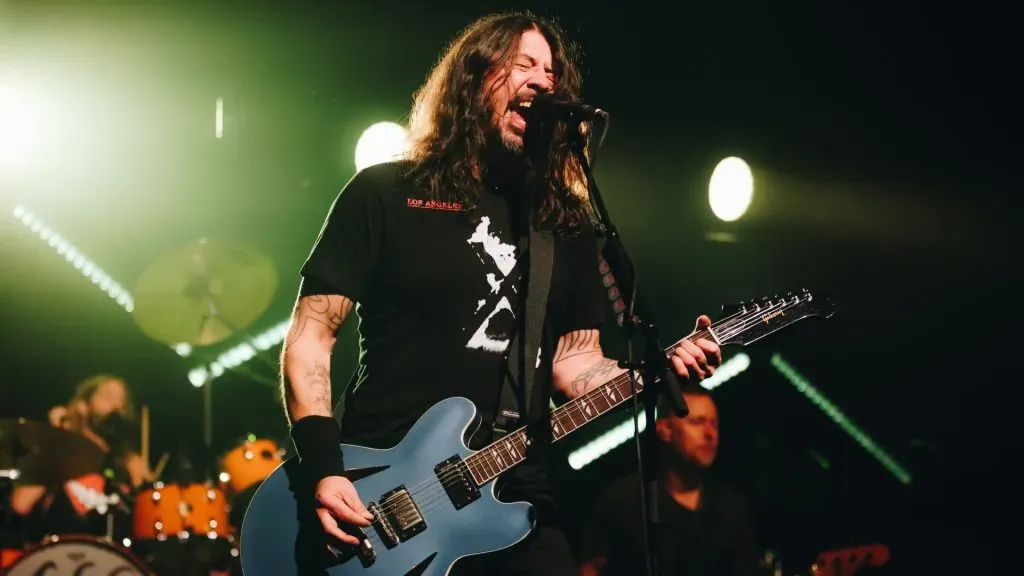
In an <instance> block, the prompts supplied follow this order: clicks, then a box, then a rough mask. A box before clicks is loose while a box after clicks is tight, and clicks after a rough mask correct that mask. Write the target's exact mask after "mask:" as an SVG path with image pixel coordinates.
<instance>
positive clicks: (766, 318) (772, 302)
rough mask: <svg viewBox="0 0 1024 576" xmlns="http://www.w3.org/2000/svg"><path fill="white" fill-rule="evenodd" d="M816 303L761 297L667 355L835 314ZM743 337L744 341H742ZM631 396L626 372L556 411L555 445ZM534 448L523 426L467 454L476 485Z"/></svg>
mask: <svg viewBox="0 0 1024 576" xmlns="http://www.w3.org/2000/svg"><path fill="white" fill-rule="evenodd" d="M813 301H814V297H813V295H812V294H811V293H810V292H808V291H806V290H805V291H803V292H802V294H799V295H795V294H792V293H790V294H787V295H786V296H785V297H777V296H776V297H774V298H770V299H768V298H766V299H762V301H761V302H759V303H756V304H751V305H749V306H748V305H743V306H742V307H741V309H740V311H739V312H736V313H734V314H732V315H730V316H728V317H726V318H722V319H721V320H719V321H717V322H715V323H714V324H712V325H711V326H709V327H707V328H704V329H702V330H697V331H695V332H694V333H693V334H690V335H689V336H687V337H686V338H683V339H680V340H679V341H677V342H676V343H674V344H672V345H671V346H669V347H668V348H666V349H665V353H666V354H671V353H672V351H673V350H675V349H676V347H677V346H679V345H680V344H682V343H683V342H684V341H687V340H689V341H691V342H696V341H697V340H713V341H715V342H717V343H718V344H719V345H720V346H724V345H726V344H730V343H733V342H743V343H744V344H749V343H751V342H754V341H757V340H758V339H760V338H762V337H764V336H765V335H767V334H769V333H771V332H774V331H775V330H778V329H780V328H781V327H783V326H788V325H789V324H792V323H793V322H796V321H797V320H799V319H801V318H804V317H806V316H809V315H826V317H827V316H830V315H831V314H832V312H833V311H834V309H835V307H834V305H833V304H831V303H830V302H829V301H828V299H827V298H826V299H825V300H824V301H819V302H821V303H820V304H818V303H816V302H813ZM816 306H817V307H816ZM740 335H742V338H739V337H740ZM636 385H637V390H636V391H637V392H641V391H642V390H643V382H642V381H641V380H640V378H639V376H638V377H637V382H636ZM632 397H633V384H632V380H631V378H630V376H629V373H628V372H623V373H622V374H619V375H618V376H616V377H614V378H612V379H611V380H609V381H608V382H606V383H604V384H602V385H601V386H598V387H597V388H594V389H592V390H590V391H589V392H587V393H586V394H583V395H582V396H579V397H578V398H575V399H574V400H572V401H570V402H567V403H565V404H563V405H562V406H560V407H558V408H556V409H555V410H552V411H551V415H550V422H551V436H552V442H558V441H559V440H561V439H562V438H564V437H566V436H567V435H569V434H571V433H572V432H573V431H574V430H576V429H578V428H579V427H581V426H583V425H584V424H586V423H588V422H590V421H591V420H594V419H596V418H599V417H600V416H602V415H604V414H605V413H607V412H609V411H610V410H612V409H614V408H615V407H616V406H619V405H621V404H622V403H623V402H625V401H627V400H629V399H630V398H632ZM529 445H530V437H529V435H528V434H527V428H526V427H525V426H524V427H522V428H519V429H518V430H516V431H515V432H512V433H510V434H508V435H506V436H505V437H504V438H501V439H499V440H498V441H496V442H494V443H492V444H490V445H489V446H487V447H485V448H483V449H482V450H480V451H478V452H475V453H474V454H472V455H471V456H468V457H467V458H466V460H465V461H464V464H465V465H466V467H467V468H468V469H469V471H470V472H471V473H472V474H473V479H474V480H476V482H477V484H478V485H480V486H483V485H484V484H486V483H487V482H490V481H491V480H493V479H495V478H497V477H498V476H499V475H501V474H502V473H504V472H505V471H507V470H509V469H510V468H512V467H513V466H516V465H517V464H519V463H520V462H522V461H523V460H526V453H527V447H528V446H529Z"/></svg>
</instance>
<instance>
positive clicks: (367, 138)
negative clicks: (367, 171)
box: [356, 122, 408, 171]
mask: <svg viewBox="0 0 1024 576" xmlns="http://www.w3.org/2000/svg"><path fill="white" fill-rule="evenodd" d="M407 148H408V139H407V134H406V131H405V128H404V127H403V126H401V125H400V124H396V123H394V122H378V123H376V124H374V125H373V126H370V127H369V128H367V129H366V130H364V131H363V135H362V136H360V137H359V141H358V142H356V170H357V171H358V170H362V169H364V168H366V167H368V166H373V165H374V164H381V163H384V162H390V161H392V160H397V159H398V158H400V157H401V156H402V154H404V153H405V151H406V150H407Z"/></svg>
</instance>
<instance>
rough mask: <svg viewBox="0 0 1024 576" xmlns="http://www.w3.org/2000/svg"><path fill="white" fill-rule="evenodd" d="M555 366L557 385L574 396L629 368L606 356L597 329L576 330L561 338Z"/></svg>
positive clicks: (556, 352) (553, 368) (561, 390)
mask: <svg viewBox="0 0 1024 576" xmlns="http://www.w3.org/2000/svg"><path fill="white" fill-rule="evenodd" d="M552 370H553V372H554V386H555V389H556V390H558V391H559V392H561V393H562V394H565V395H566V396H567V397H568V398H570V399H571V398H576V397H577V396H580V395H581V394H585V393H587V392H588V391H590V390H591V389H593V388H595V387H597V386H600V385H601V384H604V383H605V382H608V381H609V380H611V379H612V378H614V377H616V376H618V375H619V374H622V373H623V372H625V370H624V369H622V368H619V362H618V360H612V359H611V358H605V357H604V353H603V352H602V351H601V333H600V332H599V331H597V330H576V331H574V332H569V333H568V334H565V335H563V336H562V337H561V338H559V339H558V345H557V346H556V347H555V356H554V358H553V362H552Z"/></svg>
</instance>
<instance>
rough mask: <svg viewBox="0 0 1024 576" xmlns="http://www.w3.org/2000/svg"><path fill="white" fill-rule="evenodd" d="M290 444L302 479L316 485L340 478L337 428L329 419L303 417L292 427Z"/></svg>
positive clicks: (336, 423)
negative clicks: (322, 481)
mask: <svg viewBox="0 0 1024 576" xmlns="http://www.w3.org/2000/svg"><path fill="white" fill-rule="evenodd" d="M292 444H294V445H295V451H296V452H297V453H298V455H299V464H300V465H301V466H302V471H303V473H304V476H305V477H306V479H307V480H308V481H309V482H311V483H313V484H316V483H317V482H319V481H320V480H322V479H323V478H326V477H328V476H341V475H342V473H343V472H345V462H344V460H343V457H342V454H341V448H340V447H339V444H341V427H340V426H338V421H337V420H335V419H334V418H333V417H331V416H306V417H305V418H300V419H299V420H297V421H295V422H294V423H293V424H292Z"/></svg>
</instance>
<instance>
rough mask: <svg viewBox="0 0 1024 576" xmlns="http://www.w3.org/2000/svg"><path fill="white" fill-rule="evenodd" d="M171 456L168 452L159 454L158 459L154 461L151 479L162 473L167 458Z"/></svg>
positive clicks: (155, 478)
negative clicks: (154, 465) (154, 466)
mask: <svg viewBox="0 0 1024 576" xmlns="http://www.w3.org/2000/svg"><path fill="white" fill-rule="evenodd" d="M170 457H171V454H170V453H169V452H164V453H163V456H160V461H159V462H157V463H156V469H154V470H153V480H154V481H155V480H157V479H158V478H160V474H162V473H163V471H164V467H165V466H167V459H168V458H170Z"/></svg>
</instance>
